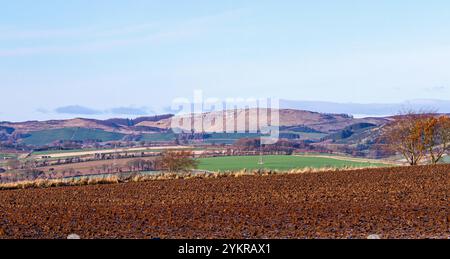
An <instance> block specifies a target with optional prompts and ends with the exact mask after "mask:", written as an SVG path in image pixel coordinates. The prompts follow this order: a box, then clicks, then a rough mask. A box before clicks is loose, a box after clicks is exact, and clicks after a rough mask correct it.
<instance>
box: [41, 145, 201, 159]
mask: <svg viewBox="0 0 450 259" xmlns="http://www.w3.org/2000/svg"><path fill="white" fill-rule="evenodd" d="M192 148H193V147H191V146H158V147H139V148H117V149H98V150H88V151H74V152H70V151H68V152H56V153H46V154H43V153H42V154H33V155H32V156H34V157H38V158H39V157H44V156H45V157H48V158H65V157H76V156H88V155H95V154H113V153H126V152H130V153H133V152H141V151H142V152H145V151H152V150H175V149H192Z"/></svg>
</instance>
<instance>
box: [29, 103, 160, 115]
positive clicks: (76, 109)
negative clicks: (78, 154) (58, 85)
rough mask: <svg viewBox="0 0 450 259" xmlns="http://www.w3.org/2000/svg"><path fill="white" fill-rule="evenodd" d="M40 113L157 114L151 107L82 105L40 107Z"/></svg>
mask: <svg viewBox="0 0 450 259" xmlns="http://www.w3.org/2000/svg"><path fill="white" fill-rule="evenodd" d="M37 111H38V112H40V113H46V114H48V113H51V112H54V113H57V114H66V115H129V116H142V115H151V114H155V112H153V111H152V110H151V109H150V108H149V107H133V106H128V107H114V108H110V109H104V110H99V109H93V108H89V107H85V106H81V105H69V106H64V107H58V108H56V109H54V110H53V111H48V110H46V109H42V108H41V109H38V110H37Z"/></svg>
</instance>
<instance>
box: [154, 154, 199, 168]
mask: <svg viewBox="0 0 450 259" xmlns="http://www.w3.org/2000/svg"><path fill="white" fill-rule="evenodd" d="M157 163H159V164H160V165H161V167H162V169H163V170H166V171H170V172H178V171H187V170H190V169H195V168H197V166H198V161H197V160H196V159H195V158H194V153H193V152H192V151H167V152H164V153H163V154H162V156H161V158H160V159H159V160H158V161H157Z"/></svg>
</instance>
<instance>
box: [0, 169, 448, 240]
mask: <svg viewBox="0 0 450 259" xmlns="http://www.w3.org/2000/svg"><path fill="white" fill-rule="evenodd" d="M449 179H450V165H441V166H424V167H398V168H378V169H362V170H354V171H341V172H324V173H306V174H298V175H273V176H242V177H225V178H218V179H190V180H166V181H150V182H139V183H125V184H111V185H93V186H81V187H57V188H48V189H26V190H9V191H0V211H1V213H0V238H66V237H67V236H68V235H69V234H72V233H75V234H78V235H80V236H81V238H366V237H367V236H368V235H370V234H378V235H380V236H381V237H382V238H449V237H450V229H449V224H450V215H449V210H448V194H449V191H450V190H449V189H450V185H449Z"/></svg>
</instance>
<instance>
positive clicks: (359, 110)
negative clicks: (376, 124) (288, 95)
mask: <svg viewBox="0 0 450 259" xmlns="http://www.w3.org/2000/svg"><path fill="white" fill-rule="evenodd" d="M280 107H281V108H282V109H295V110H307V111H316V112H320V113H344V114H352V115H354V116H356V117H370V116H377V117H379V116H388V115H396V114H399V113H400V112H401V111H405V110H416V111H417V110H426V111H435V112H438V113H450V100H431V99H430V100H428V99H417V100H411V101H405V102H402V103H369V104H362V103H337V102H321V101H292V100H281V101H280Z"/></svg>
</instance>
